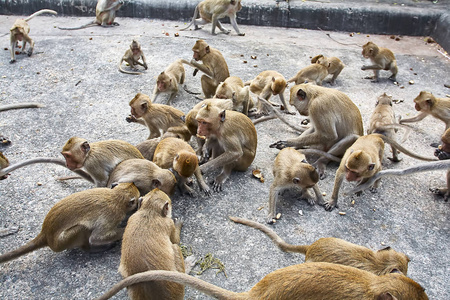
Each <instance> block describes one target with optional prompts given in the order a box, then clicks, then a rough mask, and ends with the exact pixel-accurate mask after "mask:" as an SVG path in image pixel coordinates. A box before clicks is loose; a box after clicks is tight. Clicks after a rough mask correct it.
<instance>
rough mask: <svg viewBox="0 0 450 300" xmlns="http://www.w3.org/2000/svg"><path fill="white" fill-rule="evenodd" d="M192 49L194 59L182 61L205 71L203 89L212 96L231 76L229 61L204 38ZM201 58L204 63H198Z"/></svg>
mask: <svg viewBox="0 0 450 300" xmlns="http://www.w3.org/2000/svg"><path fill="white" fill-rule="evenodd" d="M234 1H236V0H234ZM192 51H193V52H194V54H193V59H191V61H190V62H188V61H186V60H182V61H183V63H185V64H188V65H190V66H192V67H193V68H196V69H198V70H200V71H202V72H203V73H205V74H204V75H202V78H201V83H202V91H203V94H204V95H205V98H212V97H213V96H214V94H215V93H216V89H217V86H218V85H219V83H220V82H223V81H225V79H227V78H228V77H230V72H229V71H228V65H227V62H226V61H225V58H224V57H223V55H222V53H220V51H219V50H217V49H215V48H212V47H210V46H209V45H208V44H207V43H206V42H205V41H204V40H197V41H196V42H195V45H194V47H192ZM199 60H201V61H202V64H200V63H197V61H199Z"/></svg>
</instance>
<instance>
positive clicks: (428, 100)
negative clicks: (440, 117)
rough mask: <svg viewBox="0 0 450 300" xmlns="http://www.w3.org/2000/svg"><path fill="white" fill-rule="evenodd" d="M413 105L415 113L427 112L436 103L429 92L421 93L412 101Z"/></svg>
mask: <svg viewBox="0 0 450 300" xmlns="http://www.w3.org/2000/svg"><path fill="white" fill-rule="evenodd" d="M414 103H415V108H416V110H417V111H424V112H429V111H430V110H431V109H432V107H433V106H434V104H435V103H436V98H435V97H434V95H433V94H432V93H430V92H426V91H421V92H420V94H419V96H417V97H416V98H415V99H414Z"/></svg>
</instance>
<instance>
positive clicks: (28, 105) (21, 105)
mask: <svg viewBox="0 0 450 300" xmlns="http://www.w3.org/2000/svg"><path fill="white" fill-rule="evenodd" d="M44 106H45V105H43V104H41V103H34V102H24V103H17V104H7V105H2V106H0V111H6V110H11V109H21V108H39V107H44Z"/></svg>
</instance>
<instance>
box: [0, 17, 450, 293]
mask: <svg viewBox="0 0 450 300" xmlns="http://www.w3.org/2000/svg"><path fill="white" fill-rule="evenodd" d="M15 18H16V16H4V15H3V16H0V25H1V28H4V30H3V32H5V33H6V32H7V30H6V29H7V28H9V27H10V26H11V24H12V23H13V22H14V20H15ZM91 19H92V17H90V18H84V17H47V16H40V17H37V18H35V19H33V20H32V21H30V26H31V33H30V35H31V37H32V38H34V39H35V41H36V47H35V53H34V54H33V56H31V57H27V56H26V55H19V56H18V58H17V62H16V63H15V64H9V63H8V61H9V51H8V50H7V48H9V38H8V36H7V35H6V34H5V35H2V36H1V41H2V42H1V43H2V47H1V49H5V50H0V55H1V56H0V66H1V68H0V75H1V77H0V83H1V92H0V105H4V104H10V103H18V102H25V101H35V102H41V103H43V104H44V105H45V107H44V108H41V109H26V110H15V111H8V112H2V113H0V116H1V119H0V132H1V133H2V135H4V136H7V137H9V138H10V139H11V140H12V142H13V144H12V145H11V146H9V147H5V148H2V149H0V150H2V151H3V152H4V154H5V155H6V156H7V157H8V158H9V160H10V161H11V162H12V163H15V162H19V161H22V160H24V159H27V158H33V157H40V156H45V157H59V158H62V156H61V154H60V153H59V152H60V151H61V148H62V146H63V145H64V143H65V142H66V141H67V139H69V138H70V137H71V136H80V137H84V138H87V139H88V140H89V141H99V140H106V139H122V140H125V141H128V142H130V143H132V144H137V143H139V142H141V141H143V140H144V139H145V138H146V137H147V135H148V130H147V129H146V128H145V127H143V126H139V125H138V124H128V123H127V122H126V121H125V117H126V116H127V115H128V114H129V106H128V102H129V101H130V100H131V99H132V98H133V97H134V95H135V94H136V93H137V92H143V93H146V94H151V93H152V90H153V88H154V85H155V77H156V76H157V75H158V74H159V73H160V72H161V71H162V70H164V68H165V67H166V66H167V65H168V64H169V63H171V62H173V61H174V60H176V59H177V58H184V59H190V58H191V56H192V51H191V48H192V46H193V44H194V43H195V41H196V40H197V39H199V38H201V39H205V40H206V41H207V42H208V43H209V44H210V45H211V46H212V47H214V48H217V49H219V50H220V51H221V52H222V53H223V55H224V57H225V59H226V61H227V63H228V66H229V69H230V73H231V75H235V76H239V77H241V78H242V79H243V80H244V81H246V80H250V79H252V78H254V77H255V76H256V75H257V74H258V73H260V72H262V71H264V70H268V69H274V70H277V71H279V72H281V73H282V74H283V75H284V76H285V77H287V78H289V77H291V76H293V75H295V74H296V72H297V71H298V70H300V69H301V68H303V67H305V66H307V65H308V64H309V60H310V57H312V56H314V55H316V54H319V53H323V54H325V55H327V56H337V57H339V58H340V59H341V60H342V61H343V62H344V63H345V64H346V68H345V69H344V70H343V72H342V73H341V75H340V76H339V78H338V80H337V85H336V86H334V88H336V89H338V90H340V91H343V92H345V93H346V94H347V95H348V96H349V97H350V98H351V99H352V100H353V101H354V102H355V103H356V104H357V106H358V107H359V109H360V111H361V114H362V116H363V120H364V124H365V126H366V128H367V126H368V120H369V118H370V115H371V113H372V111H373V107H374V103H375V101H376V97H377V96H379V95H381V94H382V93H384V92H387V93H388V94H391V95H393V97H394V98H395V99H398V100H403V101H399V102H398V103H397V104H395V105H394V109H395V111H396V113H397V114H398V115H401V116H402V117H408V116H413V115H415V114H416V112H415V110H414V105H413V99H414V98H415V97H416V96H417V95H418V94H419V92H420V91H422V90H429V91H431V92H433V94H434V95H436V96H438V97H445V96H446V95H448V94H450V90H449V89H448V88H446V87H444V84H449V83H450V82H449V79H448V74H449V70H450V62H449V60H448V58H446V57H445V56H444V55H442V54H441V52H440V47H439V45H437V44H430V43H426V42H425V41H424V37H422V36H420V37H409V36H402V37H400V40H398V41H396V40H395V39H391V38H390V36H383V35H373V34H370V35H368V34H365V33H358V32H355V34H354V35H353V36H350V33H349V32H322V31H314V30H304V29H292V28H290V29H286V28H280V27H255V26H245V25H242V26H240V27H241V29H242V31H243V32H245V33H246V36H244V37H239V36H236V34H235V33H234V32H232V33H231V34H230V35H223V34H219V35H218V36H215V37H213V36H211V35H210V32H209V30H210V26H208V25H207V26H205V30H199V31H185V32H180V31H179V28H180V27H181V26H183V25H184V24H183V22H179V21H166V20H157V19H128V18H118V19H117V21H118V22H119V23H120V24H121V26H119V27H116V28H101V27H93V28H89V29H84V30H78V31H71V32H68V31H60V30H58V29H57V28H55V26H68V25H70V26H71V25H74V26H75V25H78V24H84V23H87V22H88V21H90V20H91ZM228 27H230V26H229V25H228ZM175 33H179V36H178V37H175ZM327 33H329V34H330V36H331V37H332V38H333V39H331V38H330V37H329V36H327V35H326V34H327ZM133 38H136V39H138V40H139V41H140V42H141V44H142V46H143V49H144V52H145V54H146V56H147V60H148V64H149V69H148V70H147V71H146V72H145V74H144V75H142V76H131V75H125V74H122V73H119V72H118V70H117V63H118V61H119V60H120V58H121V56H122V55H123V53H124V52H125V50H126V49H127V48H128V45H129V43H130V42H131V40H132V39H133ZM369 40H371V41H373V42H375V43H376V44H378V45H380V46H384V47H388V48H390V49H391V50H392V51H394V53H395V55H396V58H397V61H398V65H399V74H398V80H399V85H394V84H393V83H392V82H390V81H388V80H387V73H385V72H382V79H381V81H380V82H379V83H371V82H370V81H368V80H365V79H363V77H364V76H366V75H367V73H366V72H364V71H361V70H360V68H361V66H362V65H363V64H365V63H367V62H366V61H365V60H364V58H363V57H362V55H361V48H360V47H359V46H356V45H362V44H364V43H365V42H367V41H369ZM336 41H338V42H340V43H338V42H336ZM341 43H343V44H349V43H351V44H356V45H343V44H341ZM252 57H255V58H252ZM244 61H246V63H245V62H244ZM186 74H187V79H186V88H187V89H188V90H190V91H196V92H200V91H201V88H200V82H199V81H200V78H199V76H197V77H193V76H192V69H191V68H190V67H186ZM410 81H413V84H409V82H410ZM325 86H326V87H329V85H328V84H325ZM287 96H288V91H286V94H285V97H287ZM160 99H161V98H160ZM274 101H279V100H278V99H277V98H275V99H274ZM197 102H198V100H197V99H196V98H195V97H194V96H193V95H191V94H189V93H187V92H186V91H185V90H184V89H182V90H181V91H180V94H179V95H178V96H177V98H176V99H175V101H174V104H173V105H174V106H175V107H176V108H178V109H180V110H182V111H183V112H185V113H187V112H188V111H189V109H190V108H191V107H192V106H193V105H194V104H195V103H197ZM288 118H289V120H290V121H291V122H294V123H299V122H300V121H301V120H302V119H303V118H304V117H301V116H299V115H298V114H297V115H295V116H289V117H288ZM412 126H413V127H414V129H415V130H414V131H413V133H412V134H411V135H410V137H409V139H408V140H407V141H406V142H405V143H404V145H405V147H407V148H408V149H411V150H413V151H415V152H417V153H420V154H422V155H429V156H433V152H434V149H433V148H432V147H430V146H429V144H430V143H432V142H437V141H439V138H440V136H441V134H442V133H443V131H444V124H443V123H442V122H440V121H437V120H435V119H433V118H431V117H428V118H426V119H425V120H423V121H421V122H420V123H416V124H414V125H412ZM257 131H258V152H257V155H256V158H255V161H254V162H253V164H252V166H251V167H250V168H249V170H248V171H246V172H242V173H233V174H232V176H231V178H230V180H229V181H228V182H227V183H226V184H225V186H224V191H223V192H219V193H214V194H213V195H212V196H211V197H205V196H203V195H201V194H200V193H199V192H198V190H197V196H196V197H194V198H190V197H187V196H182V195H180V194H179V193H178V192H177V193H176V194H175V195H174V196H173V197H172V200H173V206H174V216H176V217H182V218H183V220H184V227H183V230H182V236H181V240H182V243H183V244H184V245H188V246H190V247H192V249H193V252H194V254H195V255H196V256H197V257H203V256H205V255H206V254H208V253H212V254H213V255H214V256H215V257H217V258H218V259H220V260H221V261H222V262H223V264H224V265H225V268H226V269H225V270H226V275H227V277H226V276H225V275H224V274H223V273H219V274H216V270H208V271H206V272H205V273H203V274H202V275H199V276H198V277H199V278H201V279H203V280H205V281H207V282H211V283H213V284H216V285H218V286H220V287H223V288H226V289H229V290H233V291H245V290H248V289H250V288H251V287H252V286H253V285H254V284H255V283H256V282H258V281H259V280H260V279H262V278H263V277H264V276H265V275H266V274H268V273H270V272H272V271H274V270H276V269H278V268H282V267H286V266H289V265H292V264H296V263H301V262H303V257H302V256H301V255H298V254H290V253H283V252H281V251H279V250H278V249H277V248H276V247H275V246H274V245H273V244H272V242H271V241H270V240H269V239H268V238H267V237H265V236H264V235H263V234H262V233H260V232H257V231H256V230H253V229H251V228H247V227H244V226H241V225H237V224H234V223H232V222H231V221H229V220H228V218H227V216H230V215H231V216H240V217H245V218H249V219H252V220H255V221H258V222H261V223H264V222H265V219H266V216H267V212H268V210H267V209H268V207H267V201H268V194H269V188H270V184H271V183H272V180H273V176H272V168H271V165H272V162H273V159H274V158H275V156H276V155H277V153H278V150H276V149H271V148H269V144H271V143H273V142H275V141H277V140H280V139H287V138H291V137H295V136H297V135H298V133H296V132H294V131H292V130H291V129H289V128H288V127H286V126H285V125H283V124H281V123H280V121H278V120H272V121H268V122H266V123H262V124H259V125H257ZM399 137H400V135H399ZM193 145H194V146H195V143H193ZM389 152H390V151H389V148H388V147H387V149H386V151H385V154H386V155H390V153H389ZM401 157H402V158H403V160H402V161H401V162H399V163H396V164H394V163H392V162H391V161H389V160H388V159H384V160H383V167H384V168H385V169H392V168H406V167H409V166H414V165H415V164H417V163H419V161H417V160H415V159H412V158H410V157H407V156H405V155H403V154H401ZM311 161H313V159H311ZM253 169H259V170H261V171H262V173H263V175H264V177H265V179H266V180H265V182H264V183H262V182H260V181H259V180H257V179H255V178H253V177H252V174H251V173H252V170H253ZM336 169H337V165H336V164H330V165H329V166H328V168H327V175H328V176H327V178H325V179H324V180H322V181H320V183H319V186H320V189H321V190H322V191H323V192H325V193H326V194H327V196H326V198H328V197H329V195H330V194H331V191H332V188H333V181H334V173H335V171H336ZM70 174H71V173H70V171H68V170H66V169H64V168H62V167H60V166H55V165H34V166H29V167H26V168H23V169H19V170H17V171H15V172H13V173H12V174H11V176H10V177H9V178H8V179H7V180H3V181H1V182H0V203H1V209H0V229H4V228H6V229H14V228H18V229H19V230H18V231H17V232H16V233H14V234H12V235H9V236H5V237H2V238H1V243H0V253H5V252H6V251H10V250H12V249H15V248H16V247H18V246H20V245H22V244H24V243H25V242H26V241H28V240H30V239H32V238H34V237H35V236H36V235H37V234H38V233H39V230H40V226H41V224H42V221H43V219H44V217H45V215H46V213H47V212H48V211H49V209H50V208H51V207H52V206H53V205H54V204H55V203H56V202H57V201H59V200H61V199H62V198H64V197H66V196H68V195H70V194H72V193H74V192H78V191H82V190H85V189H89V188H92V187H93V185H92V184H90V183H88V182H85V181H81V180H72V181H67V182H58V181H56V180H55V179H56V178H57V177H59V176H65V175H70ZM444 174H445V172H443V171H437V172H428V173H423V174H417V175H411V176H407V177H403V178H387V179H384V180H382V184H381V186H380V188H379V190H378V193H376V194H373V193H371V192H369V191H366V192H364V193H363V194H362V195H361V196H360V197H357V196H354V195H346V194H345V192H346V191H348V190H349V189H350V188H352V187H353V184H349V183H347V182H345V183H344V185H343V189H342V191H341V196H340V199H339V209H335V210H333V211H332V212H327V211H325V210H324V209H323V208H322V207H320V206H309V205H308V204H307V202H305V201H303V200H300V197H299V196H298V195H297V194H296V193H295V192H287V193H285V194H284V195H283V197H281V200H280V202H279V203H278V206H277V208H278V212H280V213H281V214H282V216H281V219H280V220H279V221H278V222H277V223H276V224H275V225H273V226H272V228H273V229H274V230H275V231H276V232H277V233H278V234H279V235H280V236H281V237H283V238H284V239H285V240H286V241H288V242H292V243H296V244H303V243H312V242H313V241H315V240H317V239H319V238H321V237H327V236H334V237H339V238H343V239H345V240H347V241H349V242H352V243H356V244H360V245H364V246H367V247H369V248H371V249H374V250H377V249H381V248H384V247H386V246H391V247H393V248H394V249H396V250H397V251H401V252H404V253H406V254H407V255H408V256H409V257H410V259H411V262H410V265H409V271H408V276H410V277H411V278H413V279H414V280H415V281H417V282H418V283H420V284H421V285H422V286H423V287H424V288H425V289H426V292H427V294H428V296H429V298H430V299H449V298H450V289H449V288H448V282H449V280H450V275H449V274H450V272H449V266H450V258H449V257H450V250H449V242H448V237H449V234H450V228H449V207H448V203H446V202H444V201H443V200H442V198H439V197H436V196H434V195H432V194H431V193H430V192H429V190H428V189H429V188H430V187H435V186H441V185H444V184H445V176H444ZM213 176H214V174H206V177H207V179H208V180H211V179H212V178H213ZM340 213H345V215H343V214H340ZM119 260H120V247H116V248H113V249H111V250H110V251H107V252H104V253H101V254H88V253H84V252H82V251H80V250H70V251H64V252H61V253H53V252H52V251H50V250H49V249H48V248H47V249H41V250H37V251H35V252H33V253H30V254H28V255H26V256H23V257H21V258H19V259H16V260H14V261H11V262H9V263H5V264H2V265H1V266H0V287H1V288H0V299H92V298H94V297H96V296H99V295H100V294H102V293H103V292H105V291H106V290H108V289H109V288H110V287H111V286H112V285H113V284H114V283H116V282H117V281H119V280H120V279H121V276H120V275H119V273H118V272H117V268H118V266H119ZM198 270H199V267H198V266H197V267H195V268H194V273H191V274H193V275H194V276H196V275H195V271H198ZM124 298H126V292H125V291H122V292H120V293H119V294H118V295H117V296H116V297H115V299H124ZM185 298H186V299H206V298H207V297H206V296H204V295H203V294H201V293H199V292H197V291H195V290H193V289H191V288H186V297H185Z"/></svg>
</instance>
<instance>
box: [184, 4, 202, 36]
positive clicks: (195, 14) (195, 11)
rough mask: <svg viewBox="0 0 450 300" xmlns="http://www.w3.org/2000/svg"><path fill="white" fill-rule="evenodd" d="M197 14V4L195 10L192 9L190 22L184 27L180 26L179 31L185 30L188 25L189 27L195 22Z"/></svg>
mask: <svg viewBox="0 0 450 300" xmlns="http://www.w3.org/2000/svg"><path fill="white" fill-rule="evenodd" d="M197 15H198V5H197V6H196V7H195V10H194V16H193V17H192V20H191V22H190V23H189V24H188V25H187V26H186V27H184V28H181V29H180V31H183V30H186V29H188V28H189V27H191V26H192V24H194V23H195V19H196V18H197Z"/></svg>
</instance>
